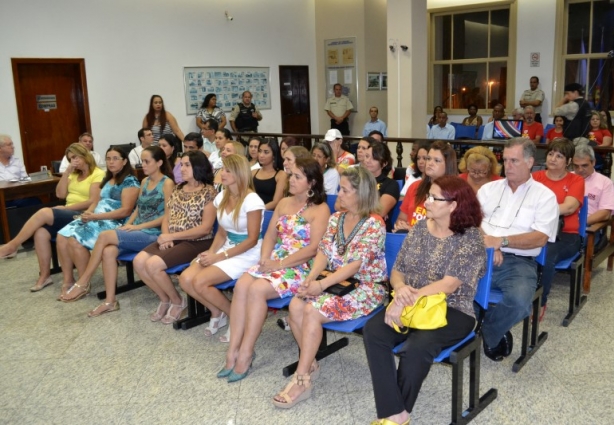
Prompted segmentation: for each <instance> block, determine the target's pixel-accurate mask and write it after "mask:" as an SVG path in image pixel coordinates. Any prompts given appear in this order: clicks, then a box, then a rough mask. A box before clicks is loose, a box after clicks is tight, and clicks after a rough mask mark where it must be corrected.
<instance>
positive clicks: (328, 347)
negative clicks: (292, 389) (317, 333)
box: [282, 329, 350, 378]
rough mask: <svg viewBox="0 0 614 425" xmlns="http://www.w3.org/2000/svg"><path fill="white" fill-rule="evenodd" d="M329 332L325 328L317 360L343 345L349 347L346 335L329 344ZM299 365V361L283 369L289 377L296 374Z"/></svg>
mask: <svg viewBox="0 0 614 425" xmlns="http://www.w3.org/2000/svg"><path fill="white" fill-rule="evenodd" d="M327 334H328V331H327V330H326V329H324V333H323V334H322V341H320V346H319V347H318V352H317V353H316V360H322V359H323V358H325V357H328V356H330V355H331V354H333V353H335V352H337V351H339V350H341V349H342V348H343V347H347V346H348V344H349V343H350V341H349V339H348V338H347V337H345V336H344V337H343V338H340V339H338V340H337V341H335V342H333V343H332V344H328V341H327V338H326V335H327ZM297 367H298V361H296V362H294V363H292V364H289V365H288V366H286V367H284V368H283V370H282V373H283V374H284V376H285V377H286V378H287V377H288V376H292V375H294V372H296V368H297Z"/></svg>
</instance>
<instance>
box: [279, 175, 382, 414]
mask: <svg viewBox="0 0 614 425" xmlns="http://www.w3.org/2000/svg"><path fill="white" fill-rule="evenodd" d="M337 199H338V201H339V203H340V207H341V210H342V212H337V213H334V214H333V215H332V216H331V217H330V219H329V221H328V228H327V229H326V232H325V234H324V237H323V238H322V240H321V241H320V244H319V247H318V253H317V255H316V257H315V260H314V262H313V267H312V269H311V271H310V272H309V275H308V276H307V278H306V279H305V280H304V281H303V283H302V284H301V286H300V288H299V290H298V291H297V294H296V295H297V296H296V297H294V299H293V300H292V302H291V303H290V328H291V329H292V333H293V334H294V338H295V339H296V341H297V343H298V345H299V349H300V356H299V361H298V366H297V369H296V373H295V374H294V376H293V377H292V380H291V381H290V383H289V384H288V385H287V386H286V388H285V389H284V390H283V391H282V392H281V393H279V394H278V395H276V396H275V397H274V398H273V404H274V405H276V406H277V407H281V408H290V407H292V406H294V405H295V404H296V403H298V402H300V401H302V400H305V399H307V398H309V397H310V396H311V386H312V383H311V382H312V380H313V379H315V378H316V377H317V375H319V371H320V367H319V365H318V364H317V362H316V361H315V356H316V353H317V351H318V347H319V345H320V341H321V340H322V333H323V330H322V326H321V325H323V324H324V323H328V322H331V321H343V320H351V319H357V318H359V317H362V316H366V315H368V314H369V313H371V312H372V311H373V310H374V309H375V308H377V307H378V306H379V305H380V304H382V303H383V301H384V297H385V295H386V288H385V286H384V284H383V283H384V282H385V281H386V280H387V278H388V276H387V273H386V259H385V256H384V242H385V239H386V225H385V223H384V221H383V220H382V218H381V217H380V216H379V215H378V209H379V194H378V191H377V183H376V181H375V178H374V177H373V175H372V174H371V173H370V172H369V171H367V170H366V169H365V168H364V167H353V168H348V169H346V170H344V171H343V172H342V173H341V181H340V190H339V195H338V198H337ZM325 269H326V270H330V273H329V274H328V275H327V276H326V277H325V278H324V279H321V280H316V279H317V278H318V276H319V275H320V274H321V273H322V272H324V271H325ZM351 277H354V278H356V279H357V280H358V281H359V285H358V286H357V287H356V288H355V289H354V290H352V291H351V292H350V293H348V294H346V295H344V296H343V297H340V296H337V295H333V294H331V293H329V292H325V290H326V289H327V288H329V287H331V286H333V285H335V284H337V283H340V282H343V281H345V280H346V279H348V278H351ZM380 282H381V283H382V284H379V283H380Z"/></svg>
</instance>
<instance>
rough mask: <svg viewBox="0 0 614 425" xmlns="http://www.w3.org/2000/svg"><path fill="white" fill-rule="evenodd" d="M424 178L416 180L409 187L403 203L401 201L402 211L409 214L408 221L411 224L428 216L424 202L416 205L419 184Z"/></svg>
mask: <svg viewBox="0 0 614 425" xmlns="http://www.w3.org/2000/svg"><path fill="white" fill-rule="evenodd" d="M421 181H422V180H418V181H415V182H413V183H412V184H411V186H409V188H408V189H407V193H406V194H405V198H404V199H403V203H401V211H403V212H404V213H405V214H407V222H408V223H409V225H410V226H413V225H414V224H416V223H417V222H419V221H420V220H424V219H425V218H426V209H425V208H424V202H422V203H420V204H418V205H416V204H415V203H414V202H415V199H416V192H418V186H420V182H421Z"/></svg>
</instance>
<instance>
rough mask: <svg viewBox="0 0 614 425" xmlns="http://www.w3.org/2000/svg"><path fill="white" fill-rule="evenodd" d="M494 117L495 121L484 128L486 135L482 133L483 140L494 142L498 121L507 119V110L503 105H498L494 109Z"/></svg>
mask: <svg viewBox="0 0 614 425" xmlns="http://www.w3.org/2000/svg"><path fill="white" fill-rule="evenodd" d="M492 117H493V120H492V121H491V122H489V123H488V124H486V125H485V126H484V133H482V140H493V138H492V132H493V129H494V126H495V121H496V120H501V119H503V118H505V108H504V107H503V105H501V104H498V105H495V107H494V108H492Z"/></svg>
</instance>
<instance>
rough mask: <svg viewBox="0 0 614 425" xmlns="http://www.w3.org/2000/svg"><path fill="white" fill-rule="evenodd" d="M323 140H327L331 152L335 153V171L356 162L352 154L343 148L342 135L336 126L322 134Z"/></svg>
mask: <svg viewBox="0 0 614 425" xmlns="http://www.w3.org/2000/svg"><path fill="white" fill-rule="evenodd" d="M324 140H325V141H326V142H328V144H329V145H330V148H331V149H332V151H333V154H334V155H335V161H336V162H337V171H338V172H339V173H341V172H342V171H343V170H344V169H346V168H347V167H349V166H350V165H353V164H354V163H355V162H356V159H355V158H354V155H352V154H351V153H349V152H348V151H347V150H345V149H343V146H342V145H343V136H342V135H341V132H340V131H339V130H337V129H336V128H332V129H330V130H328V131H327V132H326V134H325V135H324Z"/></svg>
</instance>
